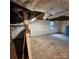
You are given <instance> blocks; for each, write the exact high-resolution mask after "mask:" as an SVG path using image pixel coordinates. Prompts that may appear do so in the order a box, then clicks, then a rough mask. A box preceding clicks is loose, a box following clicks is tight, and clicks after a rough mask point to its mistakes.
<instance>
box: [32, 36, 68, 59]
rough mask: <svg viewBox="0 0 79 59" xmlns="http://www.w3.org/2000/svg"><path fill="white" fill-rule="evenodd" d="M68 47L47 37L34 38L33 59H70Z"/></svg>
mask: <svg viewBox="0 0 79 59" xmlns="http://www.w3.org/2000/svg"><path fill="white" fill-rule="evenodd" d="M68 54H69V53H68V47H67V46H65V44H64V43H63V42H61V41H58V40H54V39H53V38H48V37H47V36H41V37H33V38H32V55H33V59H68V58H69V57H68Z"/></svg>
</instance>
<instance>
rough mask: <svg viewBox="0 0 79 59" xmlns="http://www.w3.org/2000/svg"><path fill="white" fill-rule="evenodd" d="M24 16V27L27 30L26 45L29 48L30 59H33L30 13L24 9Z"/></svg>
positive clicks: (25, 34) (25, 33) (25, 35)
mask: <svg viewBox="0 0 79 59" xmlns="http://www.w3.org/2000/svg"><path fill="white" fill-rule="evenodd" d="M23 16H24V27H25V32H24V37H25V40H24V41H26V45H27V50H28V57H29V59H32V50H31V49H32V45H31V38H30V35H31V33H30V29H29V24H28V15H27V13H26V12H25V11H24V12H23Z"/></svg>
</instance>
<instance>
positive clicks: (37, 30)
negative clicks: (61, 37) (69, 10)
mask: <svg viewBox="0 0 79 59" xmlns="http://www.w3.org/2000/svg"><path fill="white" fill-rule="evenodd" d="M66 25H69V23H68V21H55V28H54V30H53V31H51V30H50V21H46V20H45V21H43V20H40V21H37V22H31V23H29V27H30V30H31V36H39V35H45V34H51V33H55V32H62V33H64V30H65V29H64V28H65V26H66ZM23 29H24V27H17V28H16V29H15V30H13V31H12V38H15V37H16V36H17V35H18V34H19V33H20V31H22V30H23Z"/></svg>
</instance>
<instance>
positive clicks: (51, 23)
mask: <svg viewBox="0 0 79 59" xmlns="http://www.w3.org/2000/svg"><path fill="white" fill-rule="evenodd" d="M54 28H55V22H54V21H50V30H51V31H53V30H54Z"/></svg>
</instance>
